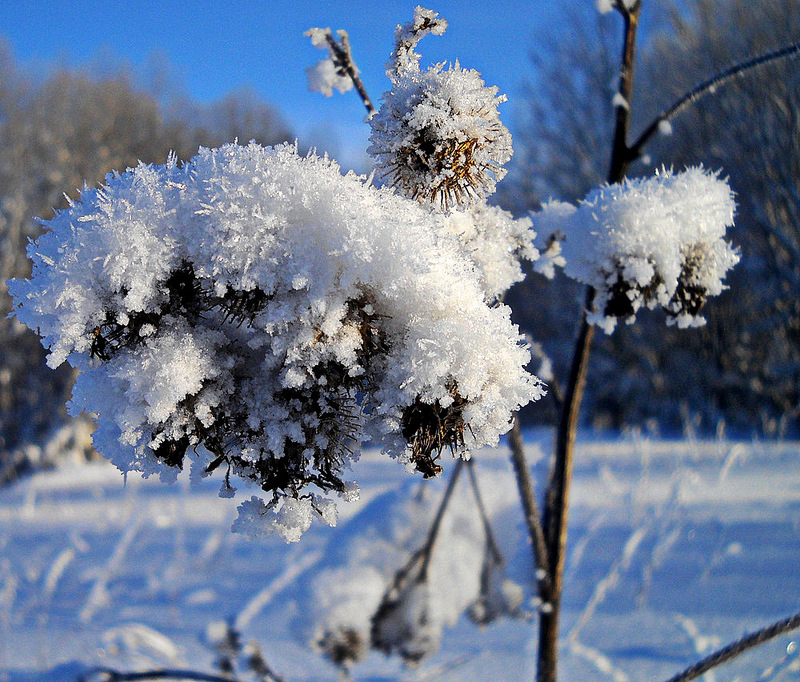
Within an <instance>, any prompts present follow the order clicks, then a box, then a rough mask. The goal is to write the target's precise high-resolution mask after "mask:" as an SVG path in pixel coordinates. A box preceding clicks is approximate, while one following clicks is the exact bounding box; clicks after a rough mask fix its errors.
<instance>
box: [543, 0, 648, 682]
mask: <svg viewBox="0 0 800 682" xmlns="http://www.w3.org/2000/svg"><path fill="white" fill-rule="evenodd" d="M616 7H617V10H618V11H619V13H620V14H621V15H622V18H623V21H624V24H625V38H624V42H623V47H622V57H621V60H620V77H619V91H618V97H619V98H620V99H621V101H620V102H618V103H617V111H616V125H615V128H614V139H613V144H612V149H611V163H610V168H609V173H608V181H609V183H618V182H620V181H621V180H622V179H623V178H624V177H625V174H626V173H627V169H628V165H629V163H630V159H629V155H628V146H627V138H628V130H629V127H630V103H631V96H632V94H633V73H634V64H635V57H636V34H637V29H638V26H639V14H640V12H641V2H637V3H635V4H634V5H633V6H632V7H626V6H625V4H624V3H620V2H618V3H617V5H616ZM594 298H595V290H594V289H593V288H592V287H589V289H588V290H587V292H586V303H585V305H584V307H583V309H582V311H581V326H580V331H579V334H578V340H577V342H576V344H575V350H574V355H573V358H572V366H571V368H570V376H569V384H568V385H567V390H566V394H565V396H564V403H563V406H562V410H561V418H560V419H559V424H558V431H557V433H556V445H555V457H554V459H553V468H552V471H551V474H550V479H549V482H548V487H547V497H546V501H545V510H544V531H545V538H546V542H547V560H548V564H549V568H550V571H549V585H548V588H549V589H548V590H547V592H546V593H545V594H544V595H542V601H543V602H544V604H543V608H542V609H541V611H540V617H539V656H538V662H537V680H538V681H539V682H555V681H556V669H557V663H558V628H559V616H560V611H561V592H562V588H563V580H564V561H565V557H566V545H567V529H568V512H569V489H570V482H571V479H572V468H573V455H574V445H575V437H576V433H577V429H578V418H579V416H580V408H581V403H582V402H583V394H584V389H585V386H586V373H587V371H588V366H589V356H590V354H591V346H592V340H593V338H594V327H593V326H592V325H590V324H589V322H588V318H587V315H588V312H589V311H590V310H591V309H592V307H593V304H594Z"/></svg>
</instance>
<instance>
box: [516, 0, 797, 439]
mask: <svg viewBox="0 0 800 682" xmlns="http://www.w3.org/2000/svg"><path fill="white" fill-rule="evenodd" d="M661 5H662V6H661V8H657V7H654V6H648V14H647V17H646V18H649V21H650V24H649V25H646V26H644V27H643V28H644V30H645V31H647V32H648V33H649V35H648V37H647V38H646V39H645V40H644V41H642V45H643V47H642V50H641V51H640V54H639V71H638V75H637V82H638V84H637V89H636V94H635V97H634V103H633V108H632V110H633V112H634V120H633V123H632V131H633V133H634V135H635V134H637V133H638V132H639V130H640V129H641V127H642V126H643V125H645V124H646V123H647V122H649V121H650V120H651V119H652V118H653V116H655V115H656V114H657V113H658V112H659V111H661V110H662V109H664V108H665V107H666V106H668V105H669V104H671V103H672V102H673V101H674V100H675V99H676V98H677V97H678V96H679V95H680V94H682V93H684V92H686V91H687V90H688V89H690V88H691V87H692V86H693V85H695V84H697V83H699V82H700V81H702V80H704V79H705V78H707V77H709V76H710V75H711V74H713V73H716V72H718V71H720V70H722V69H724V68H725V67H726V66H728V65H730V64H732V63H734V62H736V61H740V60H742V59H744V58H746V57H747V56H751V55H753V54H757V53H759V52H763V51H765V50H767V49H769V48H771V47H774V46H776V45H780V44H783V43H786V42H791V40H792V39H796V36H797V35H798V34H800V25H799V24H800V11H798V10H800V3H798V2H797V0H767V1H765V2H762V3H758V4H757V5H754V4H752V3H745V2H740V1H739V0H686V2H672V1H669V2H668V1H667V0H665V1H664V2H662V3H661ZM654 17H656V18H657V19H654ZM566 21H568V22H569V25H570V29H569V30H570V32H571V34H572V36H573V38H572V39H571V40H562V41H556V40H551V41H550V42H551V44H549V45H544V46H542V47H538V45H537V53H536V54H534V55H533V64H534V69H535V70H534V75H533V78H532V81H531V85H530V86H529V87H528V97H527V98H526V101H525V103H524V104H523V107H524V110H527V111H529V112H530V114H529V115H528V116H526V117H525V123H524V126H523V129H522V132H521V134H518V135H517V137H516V139H515V148H516V149H517V155H516V157H515V164H516V168H515V169H514V171H512V173H511V177H510V178H509V180H508V181H507V183H508V184H507V185H506V188H505V193H504V194H503V196H502V198H501V200H502V201H503V203H504V204H505V205H506V206H509V207H510V208H511V209H512V210H514V211H517V212H519V211H521V210H523V209H525V208H527V209H532V208H537V207H538V205H539V204H540V202H542V201H543V200H546V199H547V198H548V197H550V196H553V197H559V198H565V199H575V198H578V197H581V196H583V194H584V193H585V191H586V188H587V187H590V186H593V185H597V184H600V183H602V181H603V179H604V170H603V164H605V163H606V162H607V159H606V156H607V152H606V151H604V145H607V142H606V141H607V140H608V139H609V134H610V133H609V125H610V124H609V121H611V120H612V116H611V115H610V110H611V107H612V96H613V85H614V83H613V76H614V60H615V56H614V54H613V52H612V51H611V50H610V49H609V42H610V41H609V38H610V36H613V28H614V22H615V21H616V17H614V16H613V15H611V14H610V15H602V16H598V14H597V12H596V11H595V10H594V7H591V6H588V7H585V8H582V9H571V10H569V11H568V13H567V18H566ZM656 21H659V22H664V23H663V24H660V23H655V22H656ZM540 55H546V56H540ZM793 66H794V65H793V64H784V65H782V66H779V67H777V68H774V69H772V68H771V69H767V70H764V71H763V72H762V73H759V74H758V77H756V78H748V79H742V80H740V81H738V82H736V83H734V84H733V85H732V86H730V87H728V88H726V89H725V90H724V91H722V92H720V94H719V96H717V97H714V98H710V99H709V100H708V101H707V102H704V104H703V106H702V107H697V108H693V109H692V110H691V111H688V112H687V113H686V114H682V115H681V116H679V117H678V118H677V119H676V121H675V122H674V134H673V135H670V136H669V137H665V138H662V139H661V140H657V141H654V143H653V144H652V145H651V148H650V149H649V150H648V152H649V157H645V158H644V159H642V161H640V162H638V163H637V164H634V166H633V167H632V169H631V172H630V175H631V176H637V175H646V174H649V173H650V172H652V168H653V167H658V166H660V165H666V166H674V167H675V169H676V170H679V169H681V168H683V167H684V166H686V165H689V164H697V163H703V164H704V165H706V166H707V167H709V168H712V169H718V168H724V169H725V172H726V173H727V174H729V175H730V179H731V186H732V187H733V188H734V190H735V191H736V192H737V197H738V202H739V206H738V210H737V227H736V228H735V229H734V231H733V234H732V236H733V240H734V242H735V243H736V244H738V245H739V246H740V248H741V249H742V251H743V259H742V260H743V262H744V263H746V265H745V266H744V267H742V268H739V269H738V271H737V272H736V274H735V275H734V276H733V277H732V278H731V282H730V286H731V288H732V289H735V290H736V291H737V295H736V296H735V297H734V296H731V295H723V296H722V297H720V298H719V299H718V300H717V301H714V303H713V304H711V305H710V306H709V309H708V315H707V317H708V320H709V323H708V325H707V326H706V327H703V328H701V329H696V330H690V331H682V332H679V331H678V330H673V329H666V330H665V329H664V328H663V325H662V324H661V323H660V321H656V320H651V319H650V318H649V316H648V315H644V316H642V317H641V319H640V320H639V321H638V323H637V324H636V325H634V326H632V327H626V326H622V327H621V328H619V329H618V330H617V331H616V332H615V334H614V335H613V336H611V337H604V338H598V339H597V341H596V344H597V347H596V352H595V355H594V357H593V365H594V366H593V370H592V372H591V374H590V378H589V387H588V392H587V401H588V403H587V407H588V409H587V410H586V414H591V415H593V419H594V423H595V424H596V425H600V426H613V427H617V428H619V427H620V426H623V425H625V424H632V423H633V424H636V423H640V424H641V423H644V422H647V421H648V420H652V421H651V422H650V423H652V424H655V423H656V422H655V419H656V418H657V419H658V422H660V424H661V425H662V426H666V427H668V428H670V427H673V428H674V427H679V426H681V425H685V424H687V423H689V422H691V423H695V422H699V423H701V424H702V425H704V426H705V427H706V428H712V427H713V426H714V425H715V424H717V422H718V421H719V420H720V418H723V419H725V420H726V421H727V422H728V423H731V424H733V425H734V426H736V427H739V428H742V429H745V430H748V431H750V430H752V429H753V428H754V427H758V428H763V429H764V430H765V431H767V432H771V433H776V432H777V431H779V430H786V429H787V428H791V427H792V426H794V427H796V424H797V415H798V386H800V384H799V383H798V380H799V379H800V374H799V373H798V353H799V352H800V350H798V349H800V344H798V305H799V304H798V300H800V299H799V297H798V292H799V290H798V272H799V271H798V267H800V265H798V264H799V263H800V259H799V258H798V254H800V251H799V250H798V244H799V243H800V241H799V240H798V211H799V210H800V202H799V201H798V199H799V198H800V192H799V191H798V177H800V175H798V165H797V164H798V160H797V159H798V153H797V152H798V146H799V145H800V126H799V125H798V114H797V99H798V94H797V93H798V88H797V85H798V76H797V71H796V68H794V70H793V68H792V67H793ZM645 162H646V163H645ZM531 178H534V179H531ZM512 184H513V186H512ZM512 197H513V199H512ZM551 288H554V287H553V286H552V285H551V284H548V283H546V282H543V281H542V280H541V278H529V279H528V280H526V282H524V283H523V284H521V285H520V286H519V288H518V289H517V290H514V291H512V292H511V295H510V297H509V301H510V302H511V303H512V304H513V305H514V307H515V311H516V313H517V316H518V317H517V319H518V321H519V322H520V323H521V324H522V325H523V326H524V328H526V329H530V330H536V334H537V337H538V338H537V340H538V341H541V342H542V344H543V345H544V347H545V349H546V351H547V352H548V354H549V355H550V357H551V358H552V360H553V363H554V365H555V369H556V376H564V372H565V367H566V362H567V361H568V359H567V358H566V357H565V351H564V349H565V348H569V346H570V341H571V339H572V337H573V335H574V327H573V326H571V325H570V324H569V323H568V322H567V321H566V320H571V319H573V318H574V311H575V309H576V307H577V306H578V305H581V302H580V300H579V294H577V293H576V292H575V290H574V289H572V288H570V287H569V285H568V284H567V286H565V287H561V286H559V287H558V288H559V289H560V294H559V295H558V297H554V296H552V293H551V292H550V289H551ZM540 290H541V291H544V290H547V291H548V295H547V296H545V295H543V294H542V293H540ZM525 300H529V301H531V300H532V301H536V302H537V303H536V306H533V305H530V306H525V305H524V301H525ZM545 300H548V301H554V303H550V302H548V305H547V308H545V307H543V306H542V305H540V304H541V302H543V301H545ZM565 311H566V314H565ZM565 317H566V320H565V321H563V323H562V319H563V318H565ZM678 334H680V337H678ZM612 376H613V377H614V378H615V380H614V381H611V380H610V377H612ZM539 412H541V410H540V411H539ZM537 416H538V415H537Z"/></svg>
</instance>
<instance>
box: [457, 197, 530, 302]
mask: <svg viewBox="0 0 800 682" xmlns="http://www.w3.org/2000/svg"><path fill="white" fill-rule="evenodd" d="M443 223H444V228H445V229H446V230H447V231H449V232H451V233H452V234H453V235H454V236H455V237H456V238H457V239H458V241H459V242H460V244H461V246H462V248H463V250H464V252H465V253H466V255H467V256H468V257H469V259H470V260H471V261H472V262H473V264H474V266H475V270H476V272H477V273H478V276H479V278H480V281H481V284H482V286H483V289H484V291H485V292H486V295H487V297H488V298H489V299H499V298H500V297H501V296H502V295H503V294H505V292H506V291H508V290H509V289H510V288H511V287H512V286H513V285H514V284H516V283H517V282H521V281H522V280H523V279H525V273H524V272H523V270H522V265H521V262H522V261H523V260H525V261H529V262H532V263H535V262H537V259H538V258H539V251H538V250H537V249H536V247H535V246H534V243H533V242H534V239H535V238H536V233H535V232H534V231H533V228H532V222H531V219H530V218H527V217H524V218H517V219H515V218H514V217H513V216H512V215H511V214H510V213H509V212H508V211H504V210H503V209H501V208H499V207H497V206H489V205H488V204H486V203H485V202H483V203H479V204H475V205H474V206H471V207H469V208H467V209H464V210H461V211H452V212H451V213H449V214H447V215H446V216H445V217H444V219H443Z"/></svg>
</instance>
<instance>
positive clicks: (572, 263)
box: [533, 168, 739, 333]
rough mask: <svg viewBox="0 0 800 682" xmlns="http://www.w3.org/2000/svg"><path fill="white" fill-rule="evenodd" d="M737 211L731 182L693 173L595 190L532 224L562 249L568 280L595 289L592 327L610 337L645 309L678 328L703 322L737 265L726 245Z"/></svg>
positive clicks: (546, 211)
mask: <svg viewBox="0 0 800 682" xmlns="http://www.w3.org/2000/svg"><path fill="white" fill-rule="evenodd" d="M734 209H735V203H734V200H733V195H732V193H731V190H730V187H729V186H728V183H727V182H726V181H725V180H722V179H720V178H719V177H718V175H717V174H716V173H709V172H707V171H705V170H703V169H702V168H690V169H687V170H686V171H685V172H683V173H677V174H673V173H672V172H670V171H662V172H661V173H660V174H657V175H656V176H654V177H651V178H647V179H640V180H626V181H625V182H624V183H623V184H621V185H610V186H606V187H602V188H599V189H596V190H593V191H592V192H591V193H590V194H589V195H588V196H587V197H586V198H585V199H584V200H583V201H582V202H581V203H580V204H579V205H578V206H577V207H576V206H573V205H571V204H566V203H561V202H551V203H549V204H546V205H545V206H544V207H543V209H542V211H541V212H540V213H537V214H536V215H534V216H533V223H534V227H535V228H536V230H537V232H538V233H539V234H540V235H554V236H555V237H556V239H558V241H559V242H560V245H561V249H562V253H563V257H564V258H565V259H566V265H565V267H564V272H565V274H567V275H568V276H569V277H572V278H573V279H576V280H578V281H580V282H584V283H586V284H590V285H591V286H593V287H594V288H595V289H596V290H597V298H596V300H595V310H594V312H592V313H591V314H590V316H589V321H590V322H591V323H593V324H597V325H599V326H601V327H602V328H603V329H604V330H605V331H606V332H607V333H611V332H612V331H613V329H614V326H615V325H616V321H617V319H618V318H622V319H625V320H626V321H627V322H629V323H630V322H633V320H634V318H635V315H636V312H637V311H638V310H639V308H641V307H642V306H647V307H649V308H655V307H656V306H659V307H661V308H663V309H664V310H665V311H666V313H667V315H668V317H669V321H670V322H671V323H676V324H677V325H678V326H679V327H688V326H698V325H701V324H703V323H704V322H705V321H704V319H703V318H702V317H700V316H699V313H700V310H701V309H702V307H703V305H704V304H705V301H706V299H707V298H708V297H709V296H715V295H718V294H720V293H721V292H722V291H723V289H724V288H725V287H724V285H723V284H722V279H723V277H724V276H725V274H726V273H727V272H728V270H730V269H731V268H732V267H733V266H734V265H735V264H736V263H737V262H738V260H739V256H738V254H737V252H736V250H735V249H733V248H732V247H731V246H730V244H728V243H727V242H726V241H724V239H723V237H724V236H725V229H726V227H730V226H731V225H733V215H734ZM559 255H560V254H559Z"/></svg>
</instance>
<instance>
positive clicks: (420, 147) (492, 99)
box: [367, 63, 511, 210]
mask: <svg viewBox="0 0 800 682" xmlns="http://www.w3.org/2000/svg"><path fill="white" fill-rule="evenodd" d="M504 101H505V96H498V95H497V88H496V87H493V88H487V87H486V86H485V85H484V82H483V80H482V79H481V77H480V74H478V72H477V71H474V70H465V69H462V68H461V67H460V66H459V65H458V63H456V64H455V66H453V67H451V68H449V69H447V70H443V68H442V65H441V64H439V65H436V66H434V67H432V68H431V69H429V70H428V71H426V72H422V73H419V72H413V71H411V72H407V73H405V74H404V75H402V76H400V77H398V79H397V80H396V81H395V82H394V83H393V87H392V90H391V91H390V92H388V93H386V94H385V95H384V98H383V103H382V105H381V108H380V110H379V111H378V113H377V114H376V115H375V116H374V117H373V118H372V119H371V120H370V125H371V127H372V134H371V135H370V141H371V142H372V145H371V146H370V147H369V149H368V150H367V151H368V152H369V154H370V155H372V157H373V158H374V159H375V167H376V170H377V171H378V173H379V175H380V176H381V177H382V178H383V179H385V180H386V181H387V182H388V183H389V184H391V185H392V186H393V187H395V188H396V189H397V190H398V191H400V192H401V193H402V194H405V195H406V196H408V197H411V198H413V199H416V200H417V201H419V202H420V203H423V204H432V205H434V206H436V207H437V208H442V209H445V210H448V209H452V208H456V207H462V206H469V205H471V204H474V203H476V202H478V201H480V200H482V199H484V198H485V197H486V196H488V195H489V194H491V193H492V192H494V189H495V185H496V183H497V181H499V180H500V179H501V178H502V177H503V176H504V175H505V169H504V168H503V164H505V163H506V162H507V161H508V160H509V159H510V158H511V134H510V133H509V132H508V129H507V128H506V127H505V126H504V125H503V124H502V123H501V122H500V118H499V114H498V111H497V105H498V104H500V103H501V102H504Z"/></svg>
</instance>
